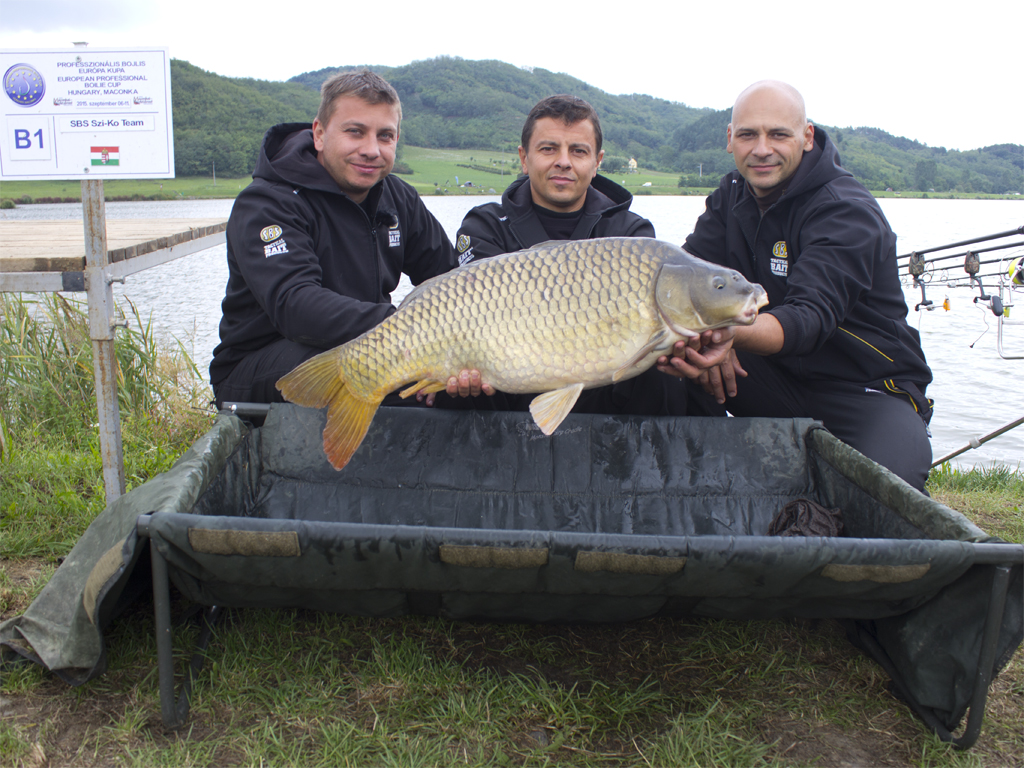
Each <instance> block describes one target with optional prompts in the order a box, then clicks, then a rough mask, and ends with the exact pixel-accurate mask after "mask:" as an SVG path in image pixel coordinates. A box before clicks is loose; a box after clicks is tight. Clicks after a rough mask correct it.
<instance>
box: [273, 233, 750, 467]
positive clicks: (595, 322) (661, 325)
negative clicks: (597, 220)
mask: <svg viewBox="0 0 1024 768" xmlns="http://www.w3.org/2000/svg"><path fill="white" fill-rule="evenodd" d="M767 303H768V299H767V296H766V295H765V292H764V289H763V288H761V286H760V285H753V284H751V283H749V282H747V280H746V279H744V278H743V276H742V275H740V274H739V273H738V272H735V271H734V270H731V269H726V268H724V267H719V266H716V265H714V264H709V263H708V262H706V261H702V260H700V259H697V258H695V257H694V256H691V255H690V254H689V253H687V252H686V251H684V250H682V249H681V248H679V247H677V246H675V245H672V244H670V243H666V242H661V241H658V240H651V239H649V238H621V237H617V238H600V239H596V240H577V241H563V242H549V243H543V244H541V245H538V246H535V247H534V248H531V249H528V250H525V251H518V252H516V253H510V254H506V255H504V256H499V257H496V258H492V259H486V260H484V261H478V262H471V263H469V264H466V265H464V266H462V267H459V268H457V269H454V270H452V271H451V272H448V273H447V274H444V275H439V276H438V277H435V278H433V279H431V280H428V281H427V282H425V283H423V284H422V285H420V286H419V287H417V288H416V289H415V290H413V291H412V292H411V293H410V294H409V295H408V296H407V297H406V298H405V301H403V302H402V304H401V306H400V307H399V308H398V310H397V311H396V312H395V313H394V314H393V315H391V316H390V317H388V318H387V319H386V320H384V322H382V323H381V324H380V325H378V326H377V327H376V328H373V329H371V330H369V331H367V332H366V333H364V334H363V335H362V336H360V337H359V338H356V339H353V340H352V341H350V342H348V343H346V344H342V345H341V346H339V347H335V348H334V349H332V350H330V351H328V352H324V353H322V354H320V355H317V356H316V357H314V358H311V359H310V360H307V361H306V362H304V363H302V364H301V365H299V366H298V367H297V368H296V369H295V370H293V371H292V372H291V373H289V374H288V375H286V376H284V377H283V378H282V379H281V380H280V381H278V382H277V388H278V389H279V390H280V391H281V393H282V394H283V395H284V397H285V398H287V399H288V400H290V401H292V402H293V403H298V404H299V405H304V406H309V407H312V408H323V407H324V406H326V407H327V409H328V410H327V426H326V427H325V429H324V451H325V452H326V454H327V458H328V460H329V461H330V462H331V464H332V465H333V466H334V467H335V468H337V469H341V468H342V467H344V466H345V465H346V464H347V463H348V460H349V459H350V458H351V456H352V454H353V453H355V451H356V449H357V448H358V447H359V444H360V443H361V442H362V441H363V437H365V435H366V431H367V429H369V426H370V422H371V421H372V420H373V415H374V413H375V412H376V411H377V407H378V406H379V405H380V402H381V400H383V399H384V396H385V395H387V394H388V393H389V392H392V391H393V390H395V389H396V388H397V387H400V386H401V385H403V384H409V383H412V386H410V387H408V388H407V389H405V390H404V391H402V393H401V395H402V397H409V396H410V395H413V394H416V393H418V392H423V393H431V392H439V391H441V390H443V389H444V388H445V382H447V381H448V379H449V378H450V377H451V376H455V375H458V373H459V371H461V370H464V369H474V368H475V369H477V370H479V371H480V374H481V378H482V380H483V381H484V382H487V383H488V384H490V385H491V386H493V387H494V388H495V389H498V390H502V391H505V392H512V393H522V392H540V393H543V394H540V395H538V396H537V397H536V398H534V400H533V402H532V403H531V404H530V412H531V413H532V414H533V418H534V420H535V421H536V422H537V425H538V426H539V427H540V428H541V430H542V431H543V432H544V434H547V435H550V434H551V433H552V432H554V431H555V429H556V428H557V427H558V425H559V424H560V423H561V422H562V419H564V418H565V416H566V414H568V413H569V411H570V410H572V407H573V405H574V404H575V402H576V399H577V398H578V397H579V395H580V392H581V391H583V390H584V389H589V388H590V387H598V386H602V385H605V384H610V383H612V382H616V381H621V380H622V379H628V378H630V377H632V376H636V375H638V374H640V373H642V372H643V371H645V370H647V369H648V368H650V367H651V366H652V365H653V364H654V362H655V360H657V358H658V357H659V356H660V355H664V354H666V353H667V352H669V351H670V350H671V348H672V345H673V344H674V343H675V342H676V341H678V340H680V339H683V338H687V337H693V336H696V335H698V334H699V333H700V332H701V331H704V330H708V329H711V328H722V327H724V326H727V325H749V324H751V323H753V322H754V319H755V318H756V317H757V310H758V309H759V308H760V307H762V306H764V305H765V304H767Z"/></svg>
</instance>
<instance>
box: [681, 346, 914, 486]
mask: <svg viewBox="0 0 1024 768" xmlns="http://www.w3.org/2000/svg"><path fill="white" fill-rule="evenodd" d="M738 356H739V359H740V364H741V365H742V366H743V367H744V369H745V370H746V371H747V373H748V376H747V377H746V378H741V377H737V380H736V390H737V391H736V397H727V398H726V401H725V405H724V406H722V405H719V404H718V403H716V402H715V400H714V399H713V398H712V397H711V396H709V395H708V394H707V393H705V392H704V390H703V389H702V388H701V387H700V386H699V385H698V384H696V383H695V382H688V383H687V395H688V403H687V413H688V414H690V415H696V416H700V415H718V416H721V415H725V411H726V410H728V412H729V413H731V414H732V415H733V416H763V417H769V418H800V417H809V418H812V419H817V420H818V421H820V422H822V424H824V425H825V428H826V429H828V430H829V431H830V432H831V433H832V434H833V435H835V436H836V437H838V438H839V439H840V440H842V441H843V442H844V443H846V444H847V445H850V446H851V447H853V448H856V449H857V450H858V451H860V452H861V453H863V454H864V455H865V456H867V457H868V458H869V459H871V460H872V461H874V462H876V463H878V464H881V465H882V466H883V467H885V468H886V469H888V470H889V471H891V472H892V473H893V474H895V475H896V476H898V477H901V478H903V479H904V480H906V481H907V483H909V484H910V485H912V486H913V487H914V488H917V489H918V490H920V491H923V490H924V483H925V480H927V479H928V470H929V468H930V466H931V463H932V446H931V442H930V440H929V436H928V427H927V425H926V424H925V422H924V420H923V419H922V418H921V417H920V416H919V415H918V413H917V410H916V409H915V408H914V406H913V405H912V404H911V402H910V400H909V399H908V398H904V397H901V396H895V395H890V394H886V393H884V392H880V391H876V390H871V389H866V388H864V387H863V386H858V385H856V384H849V383H845V382H825V381H815V382H813V383H805V382H800V381H797V380H796V379H795V378H793V376H791V375H790V374H789V373H788V372H787V371H785V370H783V369H782V368H780V367H779V366H778V365H776V364H774V363H773V362H772V361H771V360H770V359H769V358H765V357H760V356H758V355H751V354H746V353H742V352H740V353H738Z"/></svg>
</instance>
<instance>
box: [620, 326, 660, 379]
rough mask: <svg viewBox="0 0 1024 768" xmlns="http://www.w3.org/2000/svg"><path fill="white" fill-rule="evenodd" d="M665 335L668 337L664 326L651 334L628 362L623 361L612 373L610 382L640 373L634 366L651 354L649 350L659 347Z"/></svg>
mask: <svg viewBox="0 0 1024 768" xmlns="http://www.w3.org/2000/svg"><path fill="white" fill-rule="evenodd" d="M666 337H668V331H666V330H665V329H664V328H662V329H661V330H660V331H656V332H655V333H653V334H651V338H649V339H648V340H647V343H646V344H644V346H643V347H642V348H641V349H640V351H639V352H637V353H636V354H635V355H633V357H632V358H631V359H630V360H629V362H627V363H625V364H624V365H623V366H622V367H620V368H619V369H618V370H616V371H615V373H613V374H612V382H613V383H614V382H618V381H622V380H623V379H628V378H630V377H631V376H636V374H638V373H641V371H638V370H636V366H637V365H639V363H640V361H641V360H643V359H644V358H645V357H647V356H648V355H649V354H651V352H653V351H654V350H656V349H657V348H658V347H660V346H661V345H662V343H663V342H664V341H665V339H666Z"/></svg>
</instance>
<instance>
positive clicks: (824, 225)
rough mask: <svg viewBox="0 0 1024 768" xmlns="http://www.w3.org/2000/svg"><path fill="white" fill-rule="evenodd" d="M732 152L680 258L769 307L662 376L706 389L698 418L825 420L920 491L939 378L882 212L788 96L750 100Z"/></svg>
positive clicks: (688, 353)
mask: <svg viewBox="0 0 1024 768" xmlns="http://www.w3.org/2000/svg"><path fill="white" fill-rule="evenodd" d="M726 142H727V143H726V149H727V150H728V151H729V152H730V153H731V154H732V155H733V158H734V159H735V161H736V170H735V171H732V172H731V173H729V174H727V175H726V176H725V177H724V178H723V179H722V183H721V185H720V186H719V188H718V189H717V190H716V191H715V192H714V193H713V194H712V195H711V196H710V197H709V198H708V199H707V209H706V210H705V212H704V213H703V214H702V215H701V216H700V218H699V219H698V220H697V224H696V227H695V229H694V231H693V233H692V234H691V235H690V236H689V237H688V238H687V239H686V243H685V246H684V247H685V248H686V249H687V250H688V251H690V252H691V253H693V254H695V255H697V256H700V257H701V258H704V259H707V260H708V261H712V262H715V263H716V264H722V265H724V266H727V267H731V268H733V269H736V270H738V271H739V272H741V273H742V274H743V275H744V276H745V277H746V278H747V279H748V280H751V281H753V282H757V283H760V284H761V285H762V286H763V287H764V288H765V290H766V291H767V292H768V299H769V305H768V308H767V309H766V310H764V311H763V312H762V313H761V314H760V315H758V318H757V320H756V321H755V323H754V324H753V325H751V326H747V327H744V326H741V327H736V328H730V329H724V330H720V331H713V332H708V333H705V334H704V335H703V337H702V338H701V339H700V342H699V343H697V342H693V343H691V344H689V345H687V344H685V343H683V342H680V343H679V344H678V345H677V347H676V349H675V350H674V355H673V356H671V357H662V358H660V359H659V361H658V368H659V369H660V370H662V371H664V372H666V373H672V374H674V375H677V376H683V377H686V378H688V379H691V380H692V381H693V382H697V383H699V384H700V385H701V386H700V387H697V386H690V387H688V393H689V395H690V402H689V403H688V406H687V408H688V412H690V413H710V414H718V415H724V413H725V411H726V410H728V412H729V413H732V414H733V415H735V416H768V417H782V418H792V417H811V418H815V419H818V420H820V421H821V422H823V423H824V425H825V426H826V427H827V428H828V429H829V430H830V431H831V432H832V433H833V434H834V435H835V436H836V437H838V438H839V439H841V440H843V441H845V442H847V443H848V444H850V445H851V446H853V447H854V448H856V449H857V450H859V451H860V452H861V453H863V454H864V455H866V456H867V457H868V458H870V459H873V460H874V461H876V462H877V463H879V464H881V465H882V466H884V467H887V468H888V469H890V470H891V471H892V472H894V473H895V474H896V475H898V476H899V477H901V478H903V479H904V480H906V481H907V482H908V483H910V485H912V486H914V487H915V488H917V489H919V490H923V489H924V483H925V480H926V479H927V477H928V469H929V466H930V464H931V457H932V453H931V444H930V442H929V435H928V430H927V423H928V421H929V419H930V418H931V402H930V401H929V400H928V399H927V398H926V397H925V389H926V388H927V386H928V384H929V382H931V380H932V374H931V370H930V369H929V367H928V364H927V362H926V361H925V356H924V352H923V351H922V349H921V341H920V336H919V334H918V333H917V331H916V330H915V329H913V328H911V327H910V326H909V325H908V324H907V319H906V318H907V304H906V300H905V299H904V297H903V289H902V286H901V285H900V281H899V276H898V274H897V265H896V235H895V234H894V233H893V231H892V229H891V228H890V227H889V223H888V222H887V221H886V219H885V216H884V215H883V214H882V210H881V208H880V207H879V206H878V203H877V201H876V200H875V199H874V197H872V195H871V193H870V192H868V191H867V189H865V188H864V187H863V185H861V184H860V183H859V182H858V181H857V180H855V179H854V178H853V176H852V174H850V172H849V171H846V170H844V169H843V168H842V166H841V164H840V161H839V154H838V151H837V150H836V147H835V145H834V144H833V143H832V141H831V140H830V139H829V138H828V136H826V135H825V132H824V131H822V130H821V129H820V128H817V127H815V126H814V125H812V124H811V123H810V122H808V120H807V116H806V112H805V108H804V101H803V98H802V97H801V96H800V94H799V93H798V92H797V91H796V90H795V89H794V88H793V87H792V86H790V85H787V84H785V83H780V82H777V81H761V82H758V83H754V84H753V85H751V86H750V87H749V88H747V89H746V90H744V91H743V92H742V93H741V94H740V95H739V97H738V98H737V99H736V103H735V105H734V106H733V109H732V121H731V122H730V123H729V127H728V129H727V132H726Z"/></svg>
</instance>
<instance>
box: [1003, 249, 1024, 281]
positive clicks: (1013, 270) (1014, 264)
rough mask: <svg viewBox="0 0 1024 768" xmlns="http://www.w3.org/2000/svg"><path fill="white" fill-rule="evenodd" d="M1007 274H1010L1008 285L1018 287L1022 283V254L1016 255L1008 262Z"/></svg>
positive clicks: (1023, 268)
mask: <svg viewBox="0 0 1024 768" xmlns="http://www.w3.org/2000/svg"><path fill="white" fill-rule="evenodd" d="M1007 274H1008V275H1009V276H1010V285H1012V286H1014V287H1018V288H1019V287H1020V286H1022V285H1024V256H1018V257H1017V258H1016V259H1014V260H1013V261H1011V262H1010V268H1009V270H1007Z"/></svg>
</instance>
